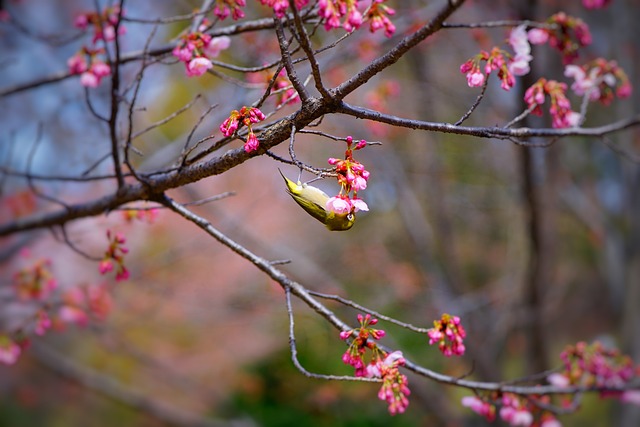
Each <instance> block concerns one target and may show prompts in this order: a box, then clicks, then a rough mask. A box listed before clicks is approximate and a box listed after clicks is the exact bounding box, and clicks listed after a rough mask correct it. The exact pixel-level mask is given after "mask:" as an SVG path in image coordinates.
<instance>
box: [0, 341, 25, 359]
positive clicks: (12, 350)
mask: <svg viewBox="0 0 640 427" xmlns="http://www.w3.org/2000/svg"><path fill="white" fill-rule="evenodd" d="M21 352H22V350H21V349H20V346H19V345H18V344H16V343H15V342H14V341H13V340H12V339H11V338H9V337H7V336H6V335H0V363H4V364H5V365H13V364H14V363H16V361H17V360H18V357H19V356H20V353H21Z"/></svg>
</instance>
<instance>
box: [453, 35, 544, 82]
mask: <svg viewBox="0 0 640 427" xmlns="http://www.w3.org/2000/svg"><path fill="white" fill-rule="evenodd" d="M543 35H546V33H543ZM539 37H540V33H539V32H537V30H536V29H532V30H529V31H528V32H527V30H526V26H525V25H519V26H517V27H515V28H514V29H512V30H511V32H510V33H509V38H508V43H509V45H510V46H511V48H512V49H513V51H514V54H513V55H511V54H509V53H508V52H506V51H504V50H502V49H500V48H498V47H494V48H493V49H492V50H491V51H490V52H487V51H485V50H482V51H480V53H478V54H477V55H476V56H474V57H473V58H471V59H469V60H468V61H467V62H465V63H464V64H462V65H461V66H460V72H461V73H463V74H466V77H467V84H468V85H469V87H480V86H482V85H483V84H484V82H485V80H486V76H488V75H489V74H491V72H492V71H497V75H498V78H499V79H500V82H501V84H500V85H501V87H502V89H504V90H510V89H511V88H512V87H513V85H514V84H515V76H524V75H526V74H528V73H529V71H530V66H529V63H530V62H531V60H532V59H533V57H532V56H531V44H530V43H534V44H535V43H537V42H539V40H540V39H539ZM482 62H486V64H485V65H484V68H482V67H481V63H482ZM485 74H486V76H485Z"/></svg>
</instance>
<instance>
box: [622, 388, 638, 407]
mask: <svg viewBox="0 0 640 427" xmlns="http://www.w3.org/2000/svg"><path fill="white" fill-rule="evenodd" d="M620 400H621V401H622V402H625V403H631V404H633V405H638V406H640V390H626V391H623V392H622V394H621V395H620Z"/></svg>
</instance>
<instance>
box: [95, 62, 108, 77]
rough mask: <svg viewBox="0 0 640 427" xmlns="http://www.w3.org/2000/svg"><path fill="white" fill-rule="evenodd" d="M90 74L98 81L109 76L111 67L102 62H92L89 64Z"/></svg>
mask: <svg viewBox="0 0 640 427" xmlns="http://www.w3.org/2000/svg"><path fill="white" fill-rule="evenodd" d="M91 72H92V73H93V74H95V75H96V77H98V79H100V78H102V77H106V76H108V75H109V74H111V67H109V65H107V64H105V63H104V62H101V61H94V62H93V64H91Z"/></svg>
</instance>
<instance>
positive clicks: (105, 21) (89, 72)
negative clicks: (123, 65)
mask: <svg viewBox="0 0 640 427" xmlns="http://www.w3.org/2000/svg"><path fill="white" fill-rule="evenodd" d="M121 16H122V13H121V11H120V8H119V7H118V6H114V7H107V8H105V9H104V10H103V11H102V12H100V13H98V12H88V13H82V14H80V15H78V16H77V17H76V19H75V21H74V25H75V26H76V27H77V28H80V29H83V30H85V29H87V28H88V27H89V26H90V25H91V26H92V28H93V39H92V42H91V43H92V47H88V46H83V47H82V48H80V50H78V52H76V53H75V54H74V55H73V56H72V57H71V58H69V59H68V60H67V66H68V68H69V72H70V73H71V74H79V75H80V84H81V85H82V86H84V87H98V86H99V85H100V83H101V81H102V79H103V78H104V77H106V76H108V75H110V74H111V66H110V65H109V64H107V63H105V62H104V60H103V59H101V56H103V55H104V53H105V49H104V48H103V47H96V44H97V43H98V42H100V41H101V42H103V43H104V44H105V45H106V44H107V43H108V42H112V41H114V40H115V39H116V36H117V35H122V34H125V33H126V29H125V27H124V26H122V25H120V23H119V19H120V17H121ZM116 28H117V31H116Z"/></svg>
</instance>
